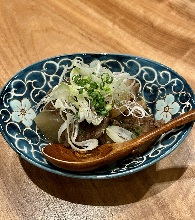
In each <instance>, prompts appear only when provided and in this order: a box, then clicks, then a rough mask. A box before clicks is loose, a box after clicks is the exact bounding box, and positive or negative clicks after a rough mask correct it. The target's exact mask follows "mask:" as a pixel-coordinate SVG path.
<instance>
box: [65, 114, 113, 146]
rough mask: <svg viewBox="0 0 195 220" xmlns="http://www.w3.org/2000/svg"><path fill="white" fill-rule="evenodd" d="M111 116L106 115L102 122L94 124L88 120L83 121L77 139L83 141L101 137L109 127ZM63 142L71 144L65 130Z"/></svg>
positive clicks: (66, 144)
mask: <svg viewBox="0 0 195 220" xmlns="http://www.w3.org/2000/svg"><path fill="white" fill-rule="evenodd" d="M109 120H110V119H109V117H105V118H104V119H103V121H102V122H101V124H99V125H97V126H94V125H92V124H89V123H88V122H87V121H83V122H81V123H80V124H79V133H78V136H77V138H76V141H78V142H81V141H85V140H88V139H99V138H100V137H101V136H102V135H103V134H104V131H105V129H106V128H107V127H108V124H109ZM70 130H71V131H70V134H71V133H72V129H70ZM62 143H63V144H64V145H65V146H66V147H69V146H70V144H69V143H68V134H67V132H66V131H65V140H62Z"/></svg>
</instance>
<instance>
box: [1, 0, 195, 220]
mask: <svg viewBox="0 0 195 220" xmlns="http://www.w3.org/2000/svg"><path fill="white" fill-rule="evenodd" d="M194 11H195V2H194V1H192V0H153V1H147V0H139V1H136V0H112V1H111V0H105V1H104V0H74V1H72V0H64V1H60V0H32V1H28V0H20V1H17V0H12V1H6V0H1V4H0V87H1V88H2V87H3V85H4V84H5V83H6V82H7V81H8V80H9V79H10V78H11V77H12V76H13V75H14V74H15V73H17V72H18V71H19V70H21V69H22V68H24V67H26V66H27V65H30V64H32V63H34V62H36V61H39V60H41V59H44V58H47V57H51V56H55V55H59V54H69V53H76V52H112V53H124V54H133V55H138V56H142V57H146V58H149V59H152V60H156V61H158V62H160V63H163V64H165V65H167V66H169V67H171V68H172V69H174V70H175V71H177V72H178V73H179V74H180V75H182V76H183V77H184V78H185V79H186V80H187V81H188V83H189V84H190V85H191V87H192V88H193V89H194V90H195V62H194V57H195V13H194ZM194 134H195V130H194V128H193V129H192V131H191V133H190V135H189V136H188V137H187V138H186V140H185V141H184V142H183V143H182V145H181V146H180V147H179V148H178V149H177V150H175V151H174V152H173V153H172V154H171V155H169V156H168V157H166V158H164V159H163V160H161V161H160V162H159V163H157V164H156V165H154V166H151V167H149V168H148V169H145V170H143V171H141V172H138V173H135V174H133V175H129V176H126V177H122V178H117V179H110V180H99V181H98V180H78V179H70V178H65V177H61V176H57V175H54V174H51V173H48V172H46V171H43V170H41V169H39V168H37V167H34V166H33V165H31V164H29V163H28V162H26V161H24V160H23V159H21V158H20V157H19V156H18V155H17V154H16V153H15V152H14V151H13V150H12V149H11V148H10V147H9V146H8V144H7V143H6V142H5V140H4V139H3V137H2V136H0V143H1V144H0V150H1V153H0V200H1V204H0V219H3V220H4V219H6V220H7V219H16V220H17V219H68V220H69V219H71V220H74V219H75V220H77V219H78V220H80V219H81V220H82V219H87V220H91V219H98V220H99V219H101V220H102V219H106V220H113V219H114V220H115V219H121V220H129V219H136V220H137V219H158V220H161V219H163V220H164V219H182V220H183V219H185V220H188V219H190V220H191V219H194V217H195V210H194V205H195V202H194V198H195V159H194V158H195V136H194Z"/></svg>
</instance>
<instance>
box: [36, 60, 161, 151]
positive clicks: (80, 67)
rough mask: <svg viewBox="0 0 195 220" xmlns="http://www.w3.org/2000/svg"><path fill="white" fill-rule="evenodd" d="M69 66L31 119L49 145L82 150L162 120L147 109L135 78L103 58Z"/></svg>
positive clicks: (149, 127) (128, 137)
mask: <svg viewBox="0 0 195 220" xmlns="http://www.w3.org/2000/svg"><path fill="white" fill-rule="evenodd" d="M72 66H73V68H72V70H71V72H70V74H69V75H68V72H67V71H63V73H62V75H61V77H60V80H59V83H58V84H57V85H56V86H55V87H53V88H52V89H51V90H50V91H49V92H48V93H47V95H46V96H45V97H44V98H43V99H42V100H41V101H40V102H39V103H38V105H37V106H36V107H37V108H39V107H40V106H43V108H42V111H41V112H40V113H39V114H38V115H37V116H36V117H35V119H34V120H35V122H36V125H37V127H38V128H39V129H40V131H41V132H42V133H43V134H44V135H45V137H47V138H48V139H49V140H50V142H51V143H61V144H63V145H64V146H65V147H71V148H72V149H74V150H75V151H79V152H86V151H89V150H93V149H95V148H97V147H98V146H99V145H102V144H105V143H113V142H123V141H127V140H131V139H133V138H135V137H137V136H139V135H140V134H143V133H145V132H148V131H151V130H153V129H155V128H156V127H159V126H161V125H162V124H164V121H163V120H155V119H154V117H153V115H152V114H151V113H150V111H149V109H148V107H147V105H146V102H145V100H144V98H143V97H142V96H141V94H140V85H139V82H138V81H137V80H136V78H135V77H134V76H131V75H130V74H129V73H126V72H124V71H121V72H111V71H110V69H109V68H108V67H107V63H106V62H105V61H99V60H97V59H96V60H94V61H92V62H91V63H89V64H86V63H84V62H83V61H82V60H81V59H79V58H75V59H74V60H73V61H72ZM145 150H146V148H140V149H138V150H136V151H135V152H133V153H142V152H143V151H145Z"/></svg>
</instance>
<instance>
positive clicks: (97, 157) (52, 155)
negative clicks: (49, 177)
mask: <svg viewBox="0 0 195 220" xmlns="http://www.w3.org/2000/svg"><path fill="white" fill-rule="evenodd" d="M194 120H195V110H191V111H189V112H186V113H184V114H182V115H180V116H179V117H177V118H174V119H172V120H171V121H169V122H168V123H166V124H164V125H163V126H161V127H159V128H156V129H155V130H153V131H150V132H148V133H146V134H143V135H140V136H139V137H137V138H135V139H133V140H130V141H125V142H122V143H111V144H104V145H100V146H99V147H98V148H96V149H94V150H92V151H89V152H86V153H79V152H76V151H74V150H72V149H70V148H66V147H64V146H63V145H62V144H50V145H47V146H46V147H44V148H43V149H42V152H43V155H44V157H45V158H46V159H47V160H48V161H49V162H50V163H52V164H53V165H55V166H57V167H59V168H62V169H65V170H69V171H78V172H80V171H82V172H83V171H91V170H95V169H97V168H100V167H103V166H105V165H108V164H110V163H113V162H116V161H117V160H119V159H121V158H123V157H125V156H127V155H128V154H130V153H132V152H133V151H135V150H136V149H137V148H138V147H140V146H142V145H144V144H146V145H149V144H150V141H151V140H155V139H156V138H158V137H159V136H160V135H162V134H163V133H165V132H168V131H170V130H172V129H174V128H177V127H179V126H182V125H184V124H187V123H189V122H191V121H194Z"/></svg>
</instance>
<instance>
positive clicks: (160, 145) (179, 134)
mask: <svg viewBox="0 0 195 220" xmlns="http://www.w3.org/2000/svg"><path fill="white" fill-rule="evenodd" d="M75 57H80V58H81V59H83V61H84V62H85V63H90V62H92V61H93V60H94V59H98V60H100V61H107V62H106V64H107V67H108V68H110V69H111V71H115V72H118V71H125V72H128V73H129V74H130V75H132V76H135V77H136V79H137V81H138V82H139V83H140V88H141V93H142V95H143V96H144V98H145V100H146V102H147V104H148V106H149V108H150V109H151V112H152V113H153V114H154V116H155V118H156V119H164V120H165V121H169V120H170V119H171V118H174V117H177V116H178V115H180V114H182V113H184V112H187V111H189V110H190V109H193V108H195V102H194V93H193V91H192V89H191V88H190V86H189V85H188V83H187V82H186V81H185V80H184V79H183V78H182V77H181V76H180V75H178V74H177V73H176V72H174V71H173V70H171V69H170V68H168V67H166V66H164V65H162V64H160V63H157V62H154V61H152V60H148V59H144V58H141V57H136V56H130V55H121V54H72V55H63V56H57V57H53V58H48V59H45V60H42V61H40V62H37V63H35V64H33V65H30V66H29V67H27V68H25V69H23V70H21V71H20V72H19V73H17V74H16V75H15V76H14V77H13V78H12V79H10V80H9V81H8V82H7V84H6V85H5V86H4V87H3V89H2V90H1V93H0V112H1V117H0V123H1V133H2V135H3V136H4V138H5V139H6V141H7V142H8V144H9V145H10V146H11V147H12V148H13V150H14V151H16V152H17V153H18V154H19V155H20V156H21V157H22V158H24V159H25V160H27V161H29V162H30V163H32V164H33V165H36V166H38V167H40V168H42V169H44V170H47V171H49V172H53V173H56V174H59V175H63V176H68V177H75V178H86V179H90V178H91V179H106V178H113V177H120V176H124V175H128V174H131V173H134V172H137V171H140V170H142V169H144V168H146V167H148V166H150V165H152V164H155V163H156V162H158V161H159V160H161V159H162V158H164V157H165V156H167V155H168V154H169V153H171V152H172V151H173V150H174V149H175V148H177V147H178V146H179V145H180V144H181V142H182V141H183V140H184V139H185V138H186V136H187V135H188V134H189V132H190V130H191V128H192V125H193V123H189V124H187V125H185V126H183V127H181V128H179V129H175V130H174V131H171V133H170V132H168V133H166V134H164V135H162V136H161V138H160V139H159V140H158V141H157V142H156V143H155V144H154V146H151V148H150V149H149V150H148V151H147V152H145V153H144V154H143V155H142V156H139V157H138V156H137V157H135V156H127V157H125V158H124V159H122V160H120V161H118V162H116V163H114V164H111V165H110V166H107V167H105V168H104V169H99V170H96V171H91V172H87V173H86V172H84V173H76V172H70V171H66V170H62V169H59V168H56V167H54V166H53V165H51V164H49V163H47V161H46V160H45V158H44V157H43V155H42V153H41V149H42V148H43V147H44V146H45V145H46V144H47V143H48V141H47V140H46V139H45V138H44V137H43V135H42V134H41V133H39V131H38V129H37V127H36V125H35V122H34V121H33V118H34V116H35V115H36V114H37V113H38V112H36V111H35V109H34V108H33V107H34V106H35V105H36V104H37V103H38V102H39V101H40V100H41V98H42V97H43V96H44V95H45V94H46V93H47V92H48V91H49V89H50V88H52V87H53V86H55V85H56V84H57V83H58V81H59V78H60V75H61V73H62V72H63V70H64V68H67V67H70V65H71V60H73V59H74V58H75Z"/></svg>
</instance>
